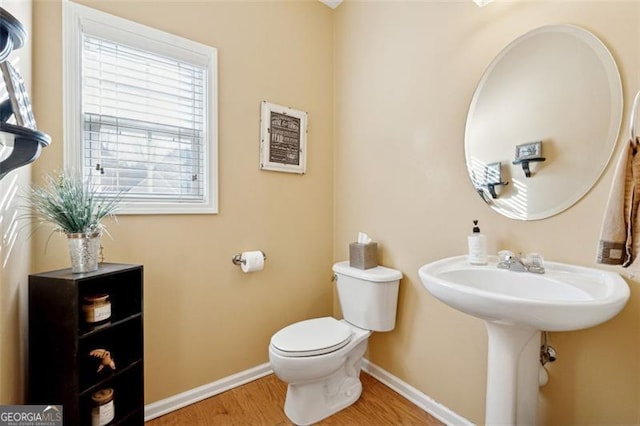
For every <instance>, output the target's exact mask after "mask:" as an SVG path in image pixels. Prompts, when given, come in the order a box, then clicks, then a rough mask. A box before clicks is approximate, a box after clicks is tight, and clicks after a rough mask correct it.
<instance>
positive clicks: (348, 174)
mask: <svg viewBox="0 0 640 426" xmlns="http://www.w3.org/2000/svg"><path fill="white" fill-rule="evenodd" d="M639 18H640V3H638V2H614V1H607V2H582V1H578V2H563V1H552V2H530V1H511V2H500V1H499V2H497V3H492V4H490V5H489V6H486V7H484V8H478V7H477V6H476V5H475V4H474V3H473V2H471V1H458V2H448V1H447V2H445V1H441V2H436V1H433V2H428V1H422V2H391V1H389V2H359V1H347V2H346V3H344V4H343V5H341V6H340V7H339V8H338V9H337V10H336V15H335V23H334V25H335V39H336V44H335V56H334V60H335V83H336V89H335V93H336V99H335V105H336V107H335V117H336V120H335V130H334V134H335V177H334V179H335V198H334V206H335V208H334V223H335V235H334V259H342V258H344V257H345V256H346V255H347V253H348V248H347V246H348V243H349V242H350V241H353V240H354V238H355V236H356V233H357V232H358V231H366V232H368V233H369V234H370V235H372V236H373V237H374V239H376V240H378V241H379V244H380V245H381V247H382V257H381V261H382V263H384V264H385V265H388V266H391V267H394V268H397V269H399V270H401V271H403V272H404V273H405V278H404V279H403V281H402V283H401V292H400V305H399V317H398V324H397V328H396V329H395V330H394V332H392V333H379V334H374V335H373V337H372V339H371V346H370V350H369V356H370V359H371V361H372V362H374V363H376V364H378V365H380V366H382V367H383V368H384V369H386V370H388V371H390V372H391V373H392V374H395V375H397V376H398V377H400V378H402V379H404V380H406V381H407V382H409V383H410V384H411V385H413V386H415V387H417V388H418V389H420V390H421V391H423V392H425V393H426V394H427V395H429V396H431V397H432V398H434V399H436V400H437V401H439V402H441V403H442V404H444V405H445V406H447V407H449V408H451V409H452V410H454V411H456V412H457V413H459V414H460V415H462V416H465V417H466V418H468V419H470V420H471V421H473V422H477V423H483V419H484V396H485V374H486V361H487V360H486V352H487V344H486V332H485V329H484V325H483V323H482V321H480V320H477V319H474V318H472V317H470V316H466V315H464V314H461V313H458V312H457V311H454V310H453V309H450V308H448V307H447V306H445V305H444V304H443V303H440V302H439V301H437V300H436V299H434V298H433V297H431V296H430V295H429V294H428V293H427V292H426V290H424V288H423V287H422V284H421V282H420V280H419V278H418V274H417V270H418V268H419V267H420V266H421V265H423V264H425V263H427V262H430V261H433V260H436V259H439V258H443V257H447V256H452V255H457V254H464V253H466V250H467V243H466V241H467V240H466V236H467V235H468V234H469V233H470V231H471V227H472V223H471V221H472V219H480V223H481V225H482V230H483V232H484V233H486V234H487V235H488V238H489V248H490V249H491V251H493V252H494V253H495V251H496V250H498V249H503V248H508V249H512V250H514V251H523V252H530V251H537V252H540V253H543V254H544V255H545V256H546V258H548V259H554V260H557V261H564V262H572V263H576V264H581V265H588V266H594V258H595V251H596V245H597V239H598V234H599V230H600V224H601V220H602V215H603V210H604V205H605V203H606V197H607V193H608V190H609V186H610V183H611V178H612V172H613V170H612V169H613V168H612V167H611V166H610V167H608V169H607V171H606V174H605V175H604V177H603V178H602V179H601V180H600V181H599V182H598V184H597V185H596V187H595V188H594V189H593V190H592V191H591V192H590V193H589V194H588V195H587V196H586V197H585V198H584V199H583V200H582V201H581V202H579V203H578V204H577V205H576V206H574V207H572V208H571V209H569V210H567V211H566V212H564V213H562V214H560V215H558V216H555V217H553V218H550V219H546V220H541V221H534V222H521V221H514V220H510V219H507V218H504V217H502V216H500V215H498V214H496V213H495V212H493V211H492V210H490V209H489V208H488V207H487V206H486V205H485V204H484V203H483V202H482V201H481V199H480V198H479V197H478V196H477V194H476V193H475V192H474V189H473V187H472V185H471V184H470V182H469V179H468V177H467V174H466V170H465V166H464V152H463V137H464V126H465V118H466V113H467V108H468V106H469V102H470V100H471V97H472V94H473V91H474V88H475V85H476V83H477V81H478V80H479V78H480V76H481V74H482V72H483V70H484V68H485V67H486V66H487V65H488V64H489V63H490V61H491V60H492V59H493V57H494V56H495V55H496V54H497V53H498V52H499V51H500V50H501V49H502V48H503V47H504V46H506V45H507V44H508V43H509V42H510V41H511V40H513V39H515V38H516V37H518V36H519V35H521V34H524V33H526V32H527V31H529V30H531V29H533V28H536V27H538V26H541V25H545V24H558V23H572V24H577V25H580V26H582V27H584V28H586V29H587V30H590V31H592V32H593V33H595V34H596V35H597V36H599V37H600V38H601V39H602V40H603V41H604V43H605V44H606V45H607V46H608V47H609V48H610V50H611V52H612V54H613V55H614V57H615V59H616V61H617V63H618V66H619V68H620V72H621V75H622V80H623V86H624V91H625V107H626V109H625V123H624V125H623V126H624V127H623V129H626V128H627V121H626V116H627V115H628V110H629V107H630V103H631V101H632V99H633V96H634V95H635V91H636V90H637V89H638V88H639V87H640V85H639V84H638V83H640V82H639V80H638V78H637V76H638V70H639V68H638V65H639V63H638V59H639V57H638V55H639V53H640V44H639V41H640V37H639V32H638V28H639V27H640V26H639ZM626 137H627V135H626V130H625V131H624V132H623V135H622V136H621V140H622V139H624V138H626ZM620 147H621V146H619V147H618V148H620ZM630 286H631V290H632V295H631V300H630V302H629V304H628V306H627V307H626V309H625V310H624V311H623V312H622V313H621V314H620V315H619V316H618V317H617V318H615V319H613V320H612V321H610V322H608V323H607V324H605V325H602V326H599V327H595V328H592V329H588V330H583V331H579V332H573V333H552V336H551V339H552V344H553V345H554V346H555V347H556V349H557V351H558V360H557V362H556V363H554V364H552V365H550V368H549V373H550V381H549V384H548V385H547V386H545V387H544V388H543V389H542V395H541V402H542V403H541V411H542V413H541V419H542V420H543V424H547V425H567V424H587V423H588V424H638V423H640V412H639V408H638V398H639V393H640V306H639V304H640V291H639V290H638V285H637V280H634V281H630Z"/></svg>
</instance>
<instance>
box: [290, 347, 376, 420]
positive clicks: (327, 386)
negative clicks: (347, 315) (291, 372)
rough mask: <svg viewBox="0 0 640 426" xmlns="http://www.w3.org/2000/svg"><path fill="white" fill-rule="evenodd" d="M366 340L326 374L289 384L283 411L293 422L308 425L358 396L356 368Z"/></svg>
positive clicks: (345, 405) (358, 387) (359, 383)
mask: <svg viewBox="0 0 640 426" xmlns="http://www.w3.org/2000/svg"><path fill="white" fill-rule="evenodd" d="M366 349H367V341H366V340H365V341H363V342H361V343H360V344H358V346H356V347H355V348H354V349H353V350H352V351H351V353H350V354H349V356H348V357H347V360H346V363H345V364H344V365H343V366H342V368H340V369H339V370H338V371H336V372H334V373H333V374H331V375H330V376H329V377H327V378H325V379H323V380H320V381H316V382H311V383H303V384H290V385H289V386H288V388H287V397H286V399H285V403H284V412H285V414H286V415H287V417H288V418H289V420H291V421H292V422H293V423H295V424H296V425H301V426H304V425H309V424H312V423H316V422H319V421H320V420H322V419H326V418H327V417H329V416H331V415H333V414H335V413H337V412H338V411H340V410H343V409H344V408H346V407H348V406H350V405H351V404H353V403H354V402H356V401H357V400H358V398H360V394H361V393H362V383H361V382H360V368H361V364H362V357H363V356H364V352H365V351H366Z"/></svg>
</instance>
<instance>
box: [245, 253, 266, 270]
mask: <svg viewBox="0 0 640 426" xmlns="http://www.w3.org/2000/svg"><path fill="white" fill-rule="evenodd" d="M241 259H242V261H243V262H242V263H241V264H240V268H242V272H256V271H262V268H264V254H263V253H262V252H261V251H260V250H255V251H243V252H242V257H241Z"/></svg>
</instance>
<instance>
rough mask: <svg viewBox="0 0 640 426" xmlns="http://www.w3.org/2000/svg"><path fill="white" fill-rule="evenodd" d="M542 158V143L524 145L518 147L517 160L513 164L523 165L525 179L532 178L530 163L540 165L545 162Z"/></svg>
mask: <svg viewBox="0 0 640 426" xmlns="http://www.w3.org/2000/svg"><path fill="white" fill-rule="evenodd" d="M545 160H546V158H544V157H543V156H542V141H536V142H529V143H523V144H520V145H516V159H515V160H513V161H512V162H511V164H515V165H518V164H520V165H522V171H523V172H524V175H525V177H531V169H530V167H529V163H539V162H543V161H545Z"/></svg>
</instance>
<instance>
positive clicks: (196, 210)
mask: <svg viewBox="0 0 640 426" xmlns="http://www.w3.org/2000/svg"><path fill="white" fill-rule="evenodd" d="M63 8H64V10H63V55H62V56H63V94H64V95H63V112H64V128H63V134H64V137H63V139H64V148H63V149H64V167H65V169H66V170H72V171H74V172H81V171H82V152H83V149H82V148H83V147H82V146H81V145H82V133H83V117H82V114H83V108H82V90H81V87H82V79H81V76H82V74H81V73H82V69H81V66H82V63H81V54H82V32H83V28H85V29H87V32H89V33H91V34H93V35H99V36H102V37H104V38H106V39H109V40H111V41H114V42H120V43H122V44H126V45H130V46H132V47H138V48H143V49H145V50H148V51H152V52H156V53H159V54H162V55H165V56H171V57H174V58H178V59H183V60H185V61H190V62H192V63H203V64H206V66H207V68H208V70H209V72H208V86H207V89H206V93H207V100H206V109H207V117H206V118H207V120H206V121H207V123H206V132H205V133H206V135H207V136H206V140H205V141H204V149H205V158H204V172H205V179H204V180H205V188H204V200H203V201H202V202H191V203H190V202H184V201H180V202H178V201H176V202H144V203H142V202H134V201H127V200H126V199H125V200H124V201H123V202H122V207H121V208H120V209H119V210H118V214H183V213H184V214H212V213H218V158H217V157H218V131H217V130H218V119H217V117H218V114H217V93H218V89H217V68H218V66H217V63H218V59H217V49H215V48H213V47H210V46H206V45H204V44H201V43H197V42H195V41H192V40H187V39H185V38H182V37H178V36H175V35H173V34H169V33H166V32H163V31H160V30H157V29H154V28H151V27H147V26H145V25H141V24H138V23H135V22H132V21H129V20H126V19H122V18H119V17H116V16H113V15H110V14H107V13H104V12H101V11H98V10H95V9H91V8H89V7H86V6H82V5H79V4H76V3H73V2H69V1H65V2H64V6H63Z"/></svg>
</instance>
